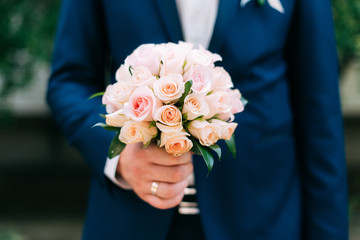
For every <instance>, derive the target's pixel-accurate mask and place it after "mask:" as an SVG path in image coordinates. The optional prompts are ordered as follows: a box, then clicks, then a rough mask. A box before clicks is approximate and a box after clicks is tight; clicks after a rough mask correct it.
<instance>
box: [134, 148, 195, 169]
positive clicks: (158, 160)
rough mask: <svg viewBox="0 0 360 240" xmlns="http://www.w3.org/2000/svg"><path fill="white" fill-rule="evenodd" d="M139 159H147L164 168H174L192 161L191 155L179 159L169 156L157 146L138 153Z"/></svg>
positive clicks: (186, 154)
mask: <svg viewBox="0 0 360 240" xmlns="http://www.w3.org/2000/svg"><path fill="white" fill-rule="evenodd" d="M138 154H139V155H140V156H139V157H145V156H146V159H147V161H149V162H151V163H153V164H157V165H164V166H173V165H180V164H185V163H188V162H190V161H191V153H190V152H188V153H185V154H183V155H181V156H179V157H175V156H172V155H170V154H168V153H167V152H166V151H165V149H164V148H160V147H158V146H156V145H149V146H148V147H147V148H145V149H143V150H142V151H138Z"/></svg>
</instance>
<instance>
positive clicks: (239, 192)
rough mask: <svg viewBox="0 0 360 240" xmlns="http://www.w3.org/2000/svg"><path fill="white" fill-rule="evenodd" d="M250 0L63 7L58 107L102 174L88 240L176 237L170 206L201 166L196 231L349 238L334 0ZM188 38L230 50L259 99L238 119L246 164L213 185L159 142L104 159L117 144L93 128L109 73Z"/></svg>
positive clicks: (239, 83)
mask: <svg viewBox="0 0 360 240" xmlns="http://www.w3.org/2000/svg"><path fill="white" fill-rule="evenodd" d="M245 2H247V3H246V4H244V1H238V0H221V1H219V3H218V1H205V3H204V2H202V1H195V0H191V1H185V0H178V1H173V0H123V1H101V0H64V1H63V5H62V12H61V18H60V22H59V28H58V33H57V39H56V44H55V49H54V58H53V65H52V74H51V77H50V81H49V88H48V95H47V99H48V102H49V105H50V107H51V110H52V112H53V116H54V118H55V120H56V122H57V123H58V124H59V125H60V126H61V128H62V129H63V131H64V134H65V135H66V137H67V139H68V141H69V143H70V144H72V145H73V146H74V147H76V148H77V149H78V150H79V151H80V152H81V153H82V154H83V156H84V158H85V159H86V161H87V162H88V164H89V166H90V167H91V170H92V173H93V178H92V184H91V191H90V195H89V203H88V211H87V216H86V222H85V227H84V235H83V239H173V237H169V236H173V235H172V233H173V232H174V231H175V232H176V231H179V230H180V231H185V230H186V229H182V228H181V227H182V225H181V224H172V223H174V222H177V220H176V219H178V216H177V214H175V211H174V210H175V209H174V208H172V207H174V206H176V205H177V204H178V203H179V201H180V200H181V198H182V195H183V191H184V188H185V187H186V185H187V182H186V179H187V177H188V176H189V175H191V174H192V172H194V175H195V184H196V189H197V193H198V194H197V198H198V204H199V208H200V218H201V219H198V222H197V223H198V224H199V225H198V227H196V230H195V231H198V232H197V233H195V232H194V236H195V234H199V235H203V236H200V238H206V239H267V240H268V239H276V240H282V239H284V240H288V239H291V240H296V239H316V240H318V239H327V240H328V239H330V240H331V239H334V240H335V239H336V240H338V239H347V187H346V186H347V183H346V169H345V160H344V148H343V135H342V117H341V111H340V105H339V95H338V72H337V69H338V66H337V59H336V49H335V40H334V33H333V25H332V16H331V6H330V1H326V0H318V1H310V0H301V1H300V0H298V1H297V0H287V1H285V0H282V1H270V0H268V1H267V2H266V3H265V4H264V5H261V4H257V0H250V1H245ZM279 4H280V5H279ZM276 6H277V7H276ZM279 6H281V8H280V7H279ZM195 10H196V11H195ZM179 40H186V41H191V42H194V43H197V44H202V45H204V46H208V48H209V50H210V51H212V52H216V53H219V54H220V55H221V56H222V57H223V59H224V60H223V62H222V63H221V64H222V65H223V66H224V68H225V69H226V70H227V71H229V73H230V75H231V77H232V80H233V82H234V85H235V88H239V89H240V90H241V91H242V93H243V95H244V96H245V97H246V98H247V99H248V100H249V102H250V103H249V104H248V106H247V109H246V110H245V112H244V113H242V114H241V116H239V117H238V118H237V121H238V124H239V125H238V127H237V130H236V131H237V132H236V137H237V139H236V143H237V146H236V147H237V153H238V155H237V159H235V160H233V159H231V158H228V159H224V160H223V161H222V162H221V164H217V165H216V166H214V169H213V170H212V172H211V173H210V175H209V176H208V177H206V168H205V166H204V164H203V162H201V161H199V160H198V159H197V157H194V159H193V161H191V156H190V155H189V154H187V155H184V156H182V157H180V158H176V159H170V160H174V161H172V163H171V164H170V165H169V162H170V160H169V156H168V155H166V154H165V153H164V152H163V151H161V149H158V148H157V147H156V146H150V148H148V149H146V150H144V149H142V148H141V146H139V145H136V144H135V145H129V146H127V147H126V149H125V150H124V152H123V153H122V154H121V155H120V157H118V158H116V159H111V160H109V159H108V160H106V154H107V150H108V148H109V143H110V141H111V139H112V138H113V137H114V136H113V134H112V133H110V132H107V131H105V130H103V129H100V128H91V126H92V125H93V124H94V123H97V122H99V121H102V119H101V118H100V117H99V114H100V113H103V111H104V109H103V107H102V106H101V102H100V99H95V100H87V99H88V97H89V96H91V95H92V94H93V93H95V92H99V91H103V90H104V87H105V85H106V83H107V81H108V79H107V78H106V77H105V76H107V75H106V73H107V71H106V70H108V71H109V73H110V78H111V79H110V81H111V82H114V81H115V71H116V69H117V68H118V67H119V66H120V64H121V63H122V62H123V60H124V59H125V57H126V56H127V55H128V54H130V53H131V52H132V51H133V50H134V49H135V48H136V47H137V46H139V45H140V44H143V43H162V42H169V41H171V42H177V41H179ZM104 172H105V173H104ZM154 182H155V183H157V185H156V184H155V185H154V184H153V183H154ZM127 189H128V190H127ZM159 209H167V210H159ZM174 225H175V228H174ZM190 235H191V234H190ZM190 237H191V236H188V238H186V239H190Z"/></svg>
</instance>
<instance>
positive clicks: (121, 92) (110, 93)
mask: <svg viewBox="0 0 360 240" xmlns="http://www.w3.org/2000/svg"><path fill="white" fill-rule="evenodd" d="M134 90H135V88H134V87H132V86H131V85H129V84H128V83H127V82H116V83H114V84H113V85H109V86H107V87H106V90H105V93H104V95H103V98H102V103H103V104H105V105H106V112H107V113H112V112H115V111H117V110H119V109H122V108H123V106H124V103H125V102H127V101H128V100H129V98H130V95H131V94H132V93H133V91H134Z"/></svg>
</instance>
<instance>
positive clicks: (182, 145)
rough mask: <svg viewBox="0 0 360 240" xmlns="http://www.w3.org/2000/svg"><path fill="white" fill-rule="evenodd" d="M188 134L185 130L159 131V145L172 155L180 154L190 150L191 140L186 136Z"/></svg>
mask: <svg viewBox="0 0 360 240" xmlns="http://www.w3.org/2000/svg"><path fill="white" fill-rule="evenodd" d="M189 135H190V134H188V133H187V132H185V131H180V132H171V133H166V132H162V133H161V140H160V147H163V146H165V150H166V152H168V153H169V154H171V155H173V156H176V157H178V156H180V155H182V154H184V153H186V152H188V151H190V150H191V148H192V147H193V143H192V141H191V140H190V139H189V138H188V137H187V136H189Z"/></svg>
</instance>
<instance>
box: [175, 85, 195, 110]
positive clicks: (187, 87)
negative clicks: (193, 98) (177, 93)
mask: <svg viewBox="0 0 360 240" xmlns="http://www.w3.org/2000/svg"><path fill="white" fill-rule="evenodd" d="M192 85H193V81H192V80H190V81H187V82H186V83H185V90H184V93H183V95H182V96H181V98H180V99H179V100H178V101H177V103H176V105H177V106H178V108H179V109H180V111H181V110H182V107H183V105H184V100H185V98H186V96H187V95H188V94H189V92H190V89H191V87H192Z"/></svg>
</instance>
